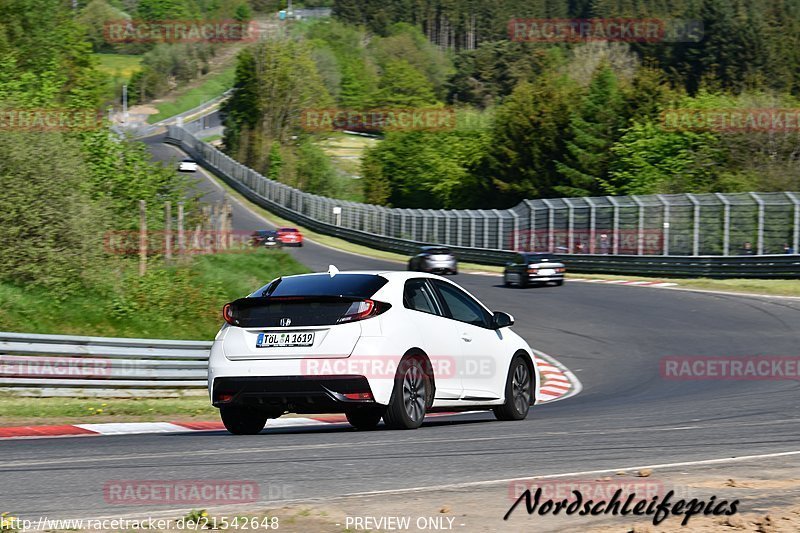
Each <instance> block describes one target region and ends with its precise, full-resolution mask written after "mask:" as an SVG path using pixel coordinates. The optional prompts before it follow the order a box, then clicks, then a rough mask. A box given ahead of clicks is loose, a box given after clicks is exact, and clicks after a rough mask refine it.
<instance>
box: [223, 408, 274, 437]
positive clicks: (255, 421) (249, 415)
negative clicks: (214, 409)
mask: <svg viewBox="0 0 800 533" xmlns="http://www.w3.org/2000/svg"><path fill="white" fill-rule="evenodd" d="M219 416H220V418H222V423H223V424H224V425H225V429H227V430H228V431H229V432H231V433H233V434H234V435H257V434H258V433H261V430H262V429H264V426H265V425H266V424H267V419H268V418H269V416H268V415H267V414H266V413H261V412H259V411H254V410H252V409H245V408H243V407H234V406H223V407H220V408H219Z"/></svg>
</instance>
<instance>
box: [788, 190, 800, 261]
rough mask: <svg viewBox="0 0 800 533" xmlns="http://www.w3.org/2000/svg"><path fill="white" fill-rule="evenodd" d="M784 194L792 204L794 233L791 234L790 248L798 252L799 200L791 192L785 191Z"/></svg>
mask: <svg viewBox="0 0 800 533" xmlns="http://www.w3.org/2000/svg"><path fill="white" fill-rule="evenodd" d="M786 196H788V197H789V199H790V200H791V201H792V203H793V204H794V232H793V233H794V235H793V239H792V240H793V242H792V250H793V251H794V253H796V254H798V253H800V250H798V249H797V247H798V246H800V200H799V199H798V198H797V196H796V195H795V194H794V193H793V192H787V193H786Z"/></svg>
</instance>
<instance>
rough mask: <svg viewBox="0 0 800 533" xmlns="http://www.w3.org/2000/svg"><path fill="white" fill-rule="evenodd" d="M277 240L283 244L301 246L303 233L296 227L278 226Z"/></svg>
mask: <svg viewBox="0 0 800 533" xmlns="http://www.w3.org/2000/svg"><path fill="white" fill-rule="evenodd" d="M278 240H279V241H280V242H281V244H283V245H284V246H303V234H302V233H300V231H299V230H298V229H297V228H278Z"/></svg>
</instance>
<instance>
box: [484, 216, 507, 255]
mask: <svg viewBox="0 0 800 533" xmlns="http://www.w3.org/2000/svg"><path fill="white" fill-rule="evenodd" d="M492 213H494V216H496V217H497V249H498V250H502V249H503V241H504V240H505V239H503V229H504V228H503V217H502V216H501V215H500V211H498V210H497V209H492ZM487 248H488V246H487Z"/></svg>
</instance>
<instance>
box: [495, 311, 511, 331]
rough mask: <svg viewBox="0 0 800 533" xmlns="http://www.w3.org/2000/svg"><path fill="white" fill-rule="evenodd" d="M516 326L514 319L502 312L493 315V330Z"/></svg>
mask: <svg viewBox="0 0 800 533" xmlns="http://www.w3.org/2000/svg"><path fill="white" fill-rule="evenodd" d="M513 324H514V317H513V316H511V315H509V314H508V313H503V312H502V311H495V312H494V314H493V315H492V329H500V328H507V327H508V326H511V325H513Z"/></svg>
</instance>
